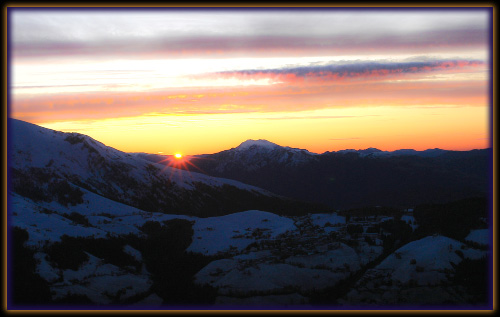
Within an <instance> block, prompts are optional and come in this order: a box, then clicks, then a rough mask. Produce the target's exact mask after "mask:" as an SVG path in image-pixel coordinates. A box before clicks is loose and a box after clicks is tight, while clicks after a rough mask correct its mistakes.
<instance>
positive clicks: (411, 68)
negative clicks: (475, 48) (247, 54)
mask: <svg viewBox="0 0 500 317" xmlns="http://www.w3.org/2000/svg"><path fill="white" fill-rule="evenodd" d="M484 66H485V63H484V62H483V61H480V60H437V61H420V62H419V61H413V62H356V63H349V64H345V63H330V64H323V65H315V64H313V65H309V66H298V67H286V68H280V69H249V70H239V71H225V72H218V73H214V74H209V75H208V76H213V77H216V78H217V77H223V78H237V79H240V80H257V79H263V78H270V79H272V80H273V81H275V82H277V83H297V84H307V83H315V82H329V81H335V82H343V81H353V80H359V79H363V80H378V79H383V78H394V77H402V76H404V75H411V74H421V73H429V72H436V71H439V72H440V73H446V72H462V71H467V70H469V69H474V68H478V67H484ZM205 76H207V75H205Z"/></svg>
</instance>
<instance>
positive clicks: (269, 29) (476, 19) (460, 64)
mask: <svg viewBox="0 0 500 317" xmlns="http://www.w3.org/2000/svg"><path fill="white" fill-rule="evenodd" d="M491 10H492V9H491V8H482V9H477V8H476V9H464V8H462V9H451V8H448V9H417V8H409V9H382V8H377V9H375V8H372V9H361V8H359V9H341V8H329V9H327V8H316V9H279V10H278V9H269V8H268V9H239V10H236V9H215V8H212V9H172V8H170V9H168V8H152V9H141V10H140V9H116V8H115V9H77V10H76V9H65V10H62V9H48V8H44V9H22V8H10V9H9V23H10V24H9V40H10V43H9V44H10V45H9V50H10V64H9V65H10V74H11V78H10V79H11V81H10V92H11V104H10V108H9V109H10V116H11V117H13V118H16V119H20V120H24V121H28V122H31V123H35V124H38V125H41V126H43V127H47V128H50V129H55V130H59V131H65V132H79V133H83V134H86V135H89V136H91V137H93V138H95V139H96V140H98V141H100V142H103V143H104V144H106V145H109V146H112V147H114V148H116V149H118V150H122V151H125V152H148V153H164V154H173V153H176V152H180V153H183V154H191V155H194V154H204V153H215V152H219V151H221V150H225V149H229V148H232V147H236V146H238V145H239V144H240V143H241V142H243V141H245V140H247V139H266V140H269V141H271V142H274V143H277V144H280V145H283V146H291V147H296V148H303V149H307V150H309V151H311V152H316V153H323V152H325V151H336V150H342V149H365V148H368V147H376V148H379V149H381V150H389V151H391V150H396V149H402V148H403V149H409V148H413V149H416V150H425V149H428V148H442V149H448V150H470V149H478V148H486V147H488V146H489V111H490V108H491V105H490V103H491V101H490V97H489V87H490V86H489V85H490V77H489V76H490V75H489V74H490V70H491V56H490V49H491V48H490V41H491V38H492V36H491V21H490V19H491Z"/></svg>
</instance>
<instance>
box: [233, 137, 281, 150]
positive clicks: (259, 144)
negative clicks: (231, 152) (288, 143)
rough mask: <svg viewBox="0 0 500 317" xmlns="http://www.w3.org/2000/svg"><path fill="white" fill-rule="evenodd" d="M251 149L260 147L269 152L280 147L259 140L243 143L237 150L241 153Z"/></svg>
mask: <svg viewBox="0 0 500 317" xmlns="http://www.w3.org/2000/svg"><path fill="white" fill-rule="evenodd" d="M251 147H258V148H264V149H267V150H274V149H276V148H279V147H280V146H279V145H278V144H276V143H273V142H270V141H267V140H263V139H259V140H252V139H250V140H246V141H245V142H243V143H241V144H240V145H239V146H238V147H236V149H237V150H239V151H245V150H248V149H249V148H251Z"/></svg>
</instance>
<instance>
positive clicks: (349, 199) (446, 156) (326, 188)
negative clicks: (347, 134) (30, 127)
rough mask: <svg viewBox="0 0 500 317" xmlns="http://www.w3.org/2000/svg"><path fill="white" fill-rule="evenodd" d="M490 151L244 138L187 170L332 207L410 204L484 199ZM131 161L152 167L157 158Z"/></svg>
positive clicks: (199, 159)
mask: <svg viewBox="0 0 500 317" xmlns="http://www.w3.org/2000/svg"><path fill="white" fill-rule="evenodd" d="M490 151H491V150H490V149H481V150H471V151H449V150H442V149H437V148H436V149H427V150H424V151H416V150H413V149H400V150H395V151H381V150H379V149H375V148H368V149H364V150H352V149H347V150H340V151H336V152H335V151H332V152H325V153H322V154H316V153H311V152H309V151H307V150H303V149H296V148H290V147H284V146H280V145H277V144H274V143H272V142H269V141H266V140H247V141H245V142H243V143H241V144H240V145H239V146H238V147H236V148H232V149H229V150H225V151H221V152H218V153H214V154H204V155H195V156H193V157H191V158H190V162H191V163H192V166H191V165H190V166H189V167H187V169H189V170H191V171H201V172H203V173H205V174H207V175H211V176H217V177H224V178H230V179H235V180H238V181H241V182H244V183H247V184H252V185H254V186H258V187H261V188H265V189H267V190H270V191H272V192H275V193H277V194H280V195H284V196H287V197H294V198H296V199H300V200H306V201H311V202H315V203H323V204H327V205H329V206H331V207H333V208H341V209H342V208H357V207H363V206H370V205H373V206H374V205H393V206H411V205H414V204H417V203H426V202H428V203H440V202H447V201H451V200H455V199H461V198H467V197H472V196H483V195H487V194H488V193H489V188H488V173H489V169H490V154H491V152H490ZM137 155H139V156H142V157H143V158H145V159H148V160H152V161H156V162H158V161H161V158H162V157H164V156H160V155H153V154H137ZM193 166H194V167H193Z"/></svg>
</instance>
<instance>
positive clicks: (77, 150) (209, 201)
mask: <svg viewBox="0 0 500 317" xmlns="http://www.w3.org/2000/svg"><path fill="white" fill-rule="evenodd" d="M9 132H10V133H9V135H10V136H11V138H10V140H9V144H10V152H9V177H10V180H11V185H12V190H13V191H14V192H16V193H18V194H21V195H23V196H25V197H29V198H31V199H34V200H37V201H51V200H53V199H57V200H58V201H60V202H62V203H65V204H73V205H74V204H77V203H79V202H80V201H81V197H82V193H83V190H86V191H89V192H92V193H95V194H97V195H100V196H103V197H106V198H107V199H111V200H114V201H117V202H121V203H124V204H127V205H130V206H133V207H136V208H139V209H141V210H145V211H155V212H163V213H176V214H185V215H196V216H202V217H207V216H215V215H224V214H229V213H233V212H238V211H244V210H248V209H260V210H272V211H273V212H277V213H280V212H281V213H284V214H294V213H298V214H300V213H302V214H303V213H306V212H307V211H308V210H310V209H311V208H314V207H319V206H318V205H317V204H316V205H314V204H309V203H303V202H300V201H296V200H293V199H288V198H285V197H281V196H278V195H275V194H273V193H271V192H269V191H267V190H264V189H261V188H258V187H255V186H251V185H246V184H243V183H241V182H238V181H235V180H231V179H223V178H217V177H211V176H207V175H204V174H201V173H197V172H195V171H193V172H191V171H185V170H181V169H177V168H174V167H169V166H165V165H161V164H156V163H153V162H150V161H147V160H144V159H142V158H140V157H137V156H136V155H131V154H128V153H124V152H121V151H118V150H116V149H113V148H111V147H109V146H106V145H104V144H102V143H100V142H98V141H96V140H94V139H92V138H90V137H88V136H86V135H82V134H78V133H63V132H59V131H54V130H50V129H46V128H42V127H39V126H36V125H33V124H30V123H27V122H23V121H20V120H15V119H9Z"/></svg>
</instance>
